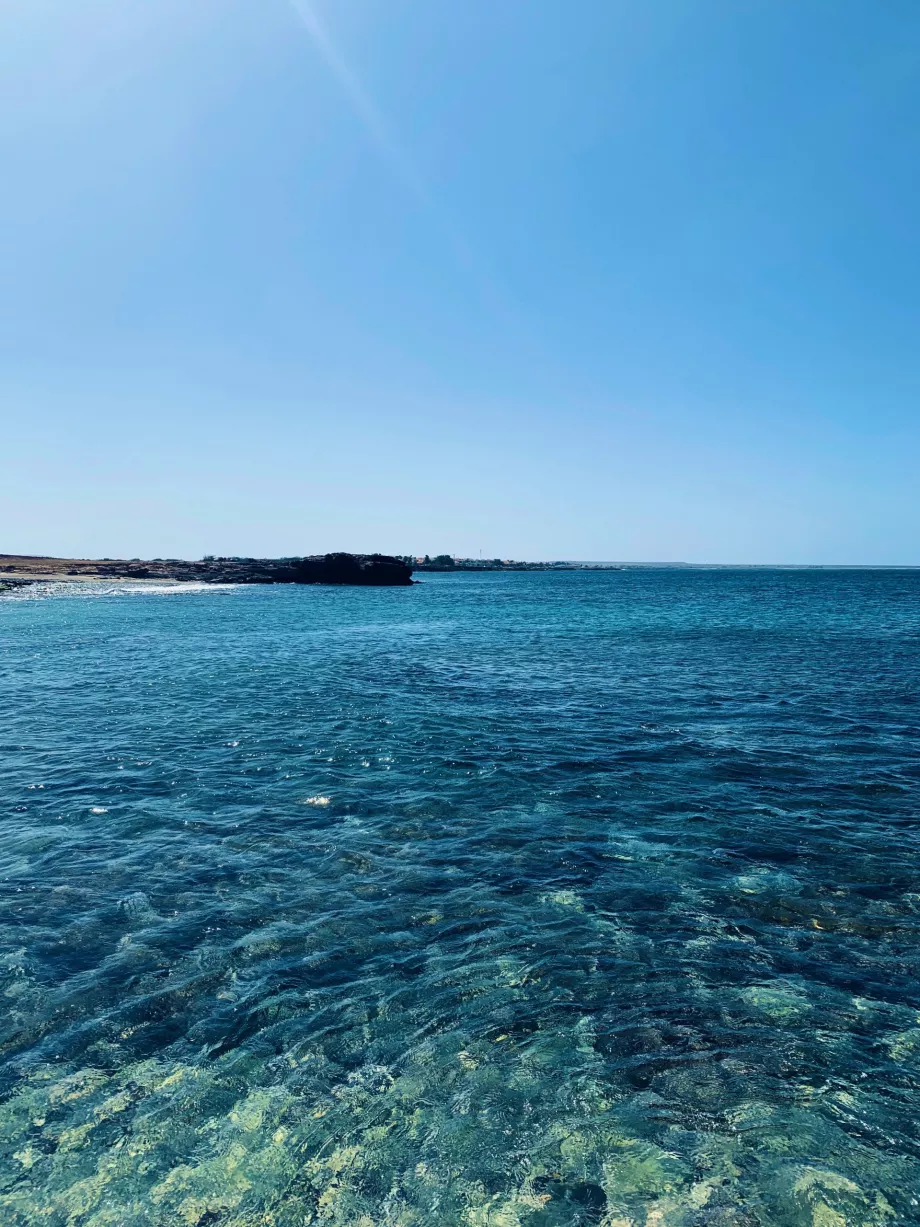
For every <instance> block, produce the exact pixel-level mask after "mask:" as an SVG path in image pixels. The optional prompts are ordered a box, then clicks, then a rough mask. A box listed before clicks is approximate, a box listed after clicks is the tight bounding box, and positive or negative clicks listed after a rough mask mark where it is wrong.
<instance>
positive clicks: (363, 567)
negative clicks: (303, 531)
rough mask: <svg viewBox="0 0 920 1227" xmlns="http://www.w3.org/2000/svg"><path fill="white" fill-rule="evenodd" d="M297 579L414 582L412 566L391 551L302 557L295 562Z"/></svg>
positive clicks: (313, 581)
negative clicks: (388, 553)
mask: <svg viewBox="0 0 920 1227" xmlns="http://www.w3.org/2000/svg"><path fill="white" fill-rule="evenodd" d="M294 583H295V584H367V585H375V586H380V585H386V586H393V585H398V584H411V583H412V568H411V567H410V566H409V565H408V564H407V563H405V562H402V561H400V559H398V558H391V557H389V555H387V554H323V555H322V556H321V557H320V556H316V557H314V558H301V559H300V561H299V562H297V563H296V564H295V565H294Z"/></svg>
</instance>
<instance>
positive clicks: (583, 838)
mask: <svg viewBox="0 0 920 1227" xmlns="http://www.w3.org/2000/svg"><path fill="white" fill-rule="evenodd" d="M918 649H920V574H918V573H910V572H781V571H777V572H740V571H738V572H679V571H641V572H631V571H626V572H616V573H603V574H516V575H500V574H493V575H489V574H487V575H479V576H477V575H461V576H450V575H431V576H427V577H425V580H424V582H423V583H420V584H418V585H417V586H415V587H413V588H411V589H405V590H400V589H394V590H379V591H373V590H368V591H360V590H349V589H323V588H289V587H281V588H236V589H226V590H223V591H197V592H181V593H177V592H169V591H164V590H160V591H152V592H138V591H136V590H135V591H127V590H125V591H120V590H119V589H117V588H112V587H111V586H109V587H104V586H100V587H95V588H86V589H82V588H81V589H80V590H79V592H77V593H75V592H74V590H73V589H72V588H67V587H54V586H52V587H47V588H35V589H31V590H27V591H26V592H25V593H20V594H13V595H7V596H4V597H3V598H2V599H0V739H2V776H3V788H2V798H3V810H2V824H3V825H2V841H0V854H2V856H0V902H2V908H0V943H2V953H0V1051H2V1065H3V1069H2V1083H0V1149H2V1160H0V1163H2V1166H0V1222H2V1223H3V1224H10V1225H13V1227H23V1225H26V1224H28V1225H29V1227H32V1225H33V1224H42V1225H46V1227H135V1225H140V1224H156V1225H157V1227H161V1225H163V1227H165V1225H169V1227H198V1225H201V1227H204V1225H205V1224H216V1225H226V1227H230V1225H234V1227H243V1225H245V1227H257V1225H259V1227H294V1225H295V1224H296V1225H302V1224H322V1225H341V1227H344V1225H346V1224H347V1225H348V1227H379V1225H381V1224H394V1225H399V1227H410V1225H411V1227H425V1225H427V1224H463V1225H465V1227H569V1225H572V1227H574V1225H578V1224H590V1225H595V1227H600V1225H603V1227H630V1225H635V1227H669V1225H672V1224H673V1225H687V1227H690V1225H694V1227H703V1225H706V1224H711V1225H712V1227H731V1225H733V1224H738V1225H739V1227H740V1225H743V1224H750V1225H752V1227H757V1225H759V1224H764V1225H766V1224H774V1223H775V1224H784V1225H789V1227H849V1225H855V1224H859V1225H871V1227H876V1225H878V1227H885V1225H889V1224H890V1225H895V1224H909V1223H920V1013H918V1007H920V944H918V936H920V838H918V785H920V756H918V750H920V706H918V696H920V654H918Z"/></svg>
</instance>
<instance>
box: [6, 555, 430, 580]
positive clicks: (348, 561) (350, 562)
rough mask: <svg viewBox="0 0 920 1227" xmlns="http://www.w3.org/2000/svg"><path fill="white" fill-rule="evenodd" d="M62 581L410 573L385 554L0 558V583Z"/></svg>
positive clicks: (396, 576)
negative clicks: (193, 559)
mask: <svg viewBox="0 0 920 1227" xmlns="http://www.w3.org/2000/svg"><path fill="white" fill-rule="evenodd" d="M51 579H54V580H67V579H116V580H117V579H132V580H195V581H197V582H198V583H206V584H358V585H362V586H364V587H393V586H397V585H405V584H411V583H412V568H411V567H410V566H409V565H408V563H405V562H403V561H402V560H401V559H399V558H391V557H390V556H389V555H387V554H343V553H337V554H314V555H312V556H310V557H308V558H203V559H202V560H201V561H200V562H188V561H186V560H185V559H181V558H155V559H153V560H152V561H142V560H141V559H139V558H133V559H131V560H130V561H125V560H119V559H114V558H102V559H87V558H34V557H23V556H20V555H15V554H6V555H0V582H2V581H11V582H12V581H15V580H19V581H37V580H51Z"/></svg>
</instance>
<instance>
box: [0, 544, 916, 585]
mask: <svg viewBox="0 0 920 1227" xmlns="http://www.w3.org/2000/svg"><path fill="white" fill-rule="evenodd" d="M643 569H645V570H670V569H680V570H695V571H722V570H747V571H757V570H784V571H815V570H817V571H821V570H823V571H867V570H886V571H887V570H916V569H917V568H916V567H909V566H882V567H875V566H872V565H864V566H853V565H834V564H796V563H692V562H575V561H571V560H560V561H557V562H521V561H517V560H515V559H513V558H460V557H456V556H454V555H451V554H435V555H433V556H431V555H428V554H425V555H422V556H418V555H411V554H396V555H393V554H348V553H344V552H338V553H331V554H313V555H309V556H304V557H291V558H243V557H236V556H228V557H218V556H216V555H212V554H206V555H205V557H204V558H201V559H199V560H198V561H190V560H188V559H183V558H153V559H142V558H52V557H45V556H43V555H33V554H0V592H2V591H4V590H9V589H11V588H17V587H21V586H23V585H25V584H35V583H48V582H63V583H72V582H80V581H86V580H99V579H104V580H117V581H119V582H132V583H139V584H141V583H152V582H160V583H162V582H168V583H199V584H201V583H205V584H352V585H358V586H361V587H398V586H405V585H407V584H411V583H412V582H413V581H412V575H413V574H414V573H417V572H429V571H440V572H464V571H626V570H643Z"/></svg>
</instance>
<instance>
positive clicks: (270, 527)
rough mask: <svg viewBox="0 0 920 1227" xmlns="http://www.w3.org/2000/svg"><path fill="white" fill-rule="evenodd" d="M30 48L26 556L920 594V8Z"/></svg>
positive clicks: (188, 18) (519, 10)
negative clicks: (707, 569) (683, 579)
mask: <svg viewBox="0 0 920 1227" xmlns="http://www.w3.org/2000/svg"><path fill="white" fill-rule="evenodd" d="M0 57H2V60H3V66H4V72H3V73H2V74H0V101H2V103H3V106H2V107H0V149H2V152H3V155H4V164H5V166H6V169H7V190H6V191H5V193H4V196H3V198H2V200H0V224H2V229H3V233H4V235H5V236H6V240H7V241H6V243H5V245H4V252H3V257H2V261H3V271H4V280H5V285H6V287H7V293H6V295H5V296H4V301H3V305H2V306H0V323H2V335H3V340H2V342H0V346H2V348H0V357H2V361H0V407H2V409H0V411H2V414H3V422H4V439H5V443H6V455H7V467H6V471H5V480H4V483H3V488H2V490H0V528H2V531H3V537H4V544H5V545H6V546H8V548H11V549H15V550H16V551H17V552H19V553H21V554H24V555H32V556H35V555H37V554H45V555H47V556H50V557H66V556H70V557H85V558H95V557H101V556H103V555H108V556H110V557H118V556H120V555H121V556H125V555H129V554H130V555H137V556H142V557H150V556H151V555H153V554H158V555H161V556H165V555H167V554H168V555H171V556H173V557H188V558H201V557H202V556H203V555H204V554H205V553H207V552H215V553H218V554H223V555H227V554H229V553H230V552H231V551H232V550H238V551H239V550H241V551H243V553H245V554H246V555H247V556H251V557H271V556H277V555H284V556H288V555H293V554H294V553H295V552H296V551H298V550H304V551H305V552H306V553H317V552H323V545H324V543H326V542H328V541H334V542H336V543H337V544H339V545H340V546H341V547H342V548H343V549H345V550H349V551H351V552H358V551H359V550H360V549H361V548H362V546H363V544H365V543H366V542H367V540H368V538H370V539H372V540H373V541H374V542H375V544H376V545H377V547H378V548H379V550H380V551H381V552H384V553H390V554H394V553H397V552H398V551H399V549H401V548H404V542H405V541H406V540H410V539H411V538H412V537H414V536H415V535H416V534H417V533H418V532H419V528H421V530H422V534H421V535H424V536H430V537H432V538H435V539H440V540H442V541H450V542H452V543H454V548H455V549H456V550H457V551H458V553H459V554H460V555H463V556H467V557H471V558H472V557H475V556H476V555H477V554H478V553H479V551H480V549H481V550H482V552H483V554H484V555H485V556H495V557H498V556H501V557H503V558H518V559H527V560H530V561H547V560H552V559H578V558H581V559H593V558H598V557H604V556H605V555H606V556H611V555H612V556H614V557H619V558H627V559H629V558H632V559H638V558H661V559H664V558H677V559H685V560H686V562H685V563H683V564H681V565H695V566H805V567H810V566H834V567H843V566H847V567H856V566H858V567H892V566H894V567H913V566H917V565H920V500H918V499H917V497H916V492H915V486H916V476H915V469H916V466H917V460H918V456H920V415H918V414H917V412H916V405H917V401H918V394H920V351H918V348H917V345H916V337H917V333H918V328H920V303H918V294H917V288H916V287H917V285H918V284H920V276H918V274H920V240H918V237H917V232H916V225H915V221H914V219H915V217H916V215H917V212H918V208H920V173H918V170H917V164H916V158H915V156H914V153H913V148H914V144H915V139H914V133H915V131H916V128H917V124H918V122H920V73H918V72H917V68H918V66H920V65H918V60H920V9H918V8H917V6H916V5H915V4H911V3H908V2H907V0H893V2H892V3H891V4H889V5H886V6H884V7H883V8H878V7H870V6H866V5H865V4H860V3H855V2H854V0H842V3H839V4H836V5H833V6H831V5H829V4H827V3H826V0H804V2H803V3H801V4H798V5H796V6H794V8H792V7H782V6H774V5H771V4H769V3H768V2H767V0H754V2H753V3H751V4H749V5H745V6H743V7H741V8H739V7H738V6H733V5H731V4H729V3H727V0H702V2H700V0H692V2H691V0H662V3H660V4H658V5H655V6H652V7H651V8H650V7H649V6H646V5H643V4H641V3H639V0H627V2H626V3H623V4H621V5H616V6H611V5H606V4H603V3H602V2H601V0H586V3H585V4H584V5H583V6H580V7H579V9H578V10H577V12H576V13H573V12H572V11H571V9H570V8H565V7H564V6H562V5H561V4H560V3H558V0H536V2H535V3H531V4H524V3H523V0H511V2H510V3H509V4H508V5H507V6H503V7H502V8H501V9H500V10H496V9H495V8H494V7H493V6H490V5H488V4H486V3H485V0H471V3H469V4H467V5H463V6H451V5H448V6H437V7H434V6H413V5H409V4H406V3H402V2H400V3H397V4H395V5H394V4H392V3H389V2H388V0H342V3H340V4H337V5H335V6H333V5H332V4H331V3H330V2H329V0H290V2H284V3H282V2H280V0H279V3H277V4H274V5H265V4H263V3H260V2H257V0H201V3H200V4H198V5H195V6H192V7H191V8H190V7H189V6H187V5H183V4H180V2H179V0H163V2H162V3H161V4H159V5H157V6H155V10H154V9H150V8H148V7H145V6H142V5H140V4H137V3H129V4H127V5H125V4H123V3H119V2H117V0H86V3H85V4H83V5H80V6H79V7H78V8H77V9H71V10H68V9H67V8H66V7H65V6H61V5H59V4H57V3H55V0H28V2H27V0H10V3H9V4H8V5H6V6H4V9H3V12H2V13H0ZM49 551H50V552H49ZM767 558H774V559H778V560H780V561H778V562H763V560H764V559H767ZM630 565H640V564H635V563H634V564H630ZM641 565H649V564H641ZM655 565H665V564H661V563H659V564H655ZM668 565H676V564H668Z"/></svg>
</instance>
